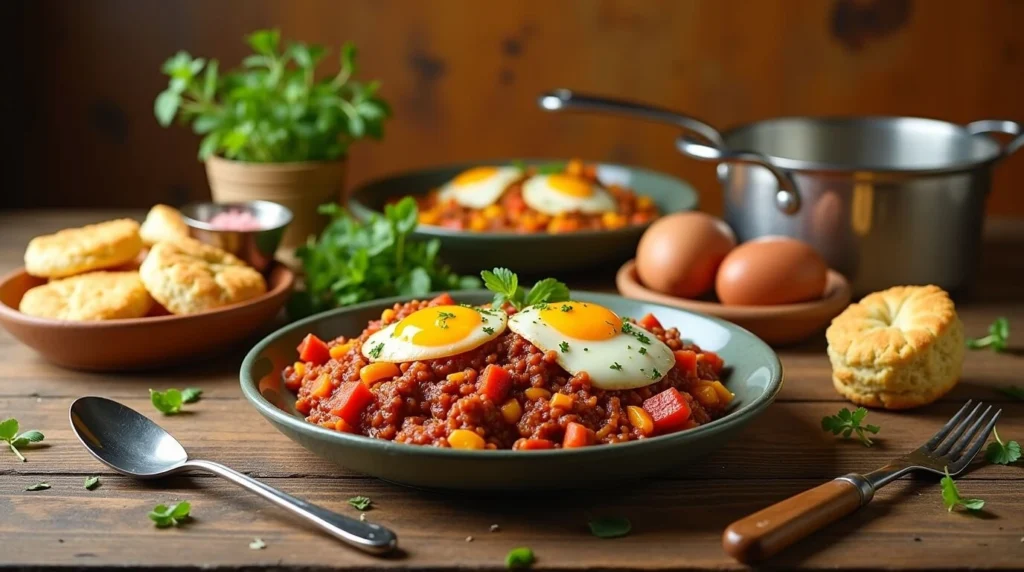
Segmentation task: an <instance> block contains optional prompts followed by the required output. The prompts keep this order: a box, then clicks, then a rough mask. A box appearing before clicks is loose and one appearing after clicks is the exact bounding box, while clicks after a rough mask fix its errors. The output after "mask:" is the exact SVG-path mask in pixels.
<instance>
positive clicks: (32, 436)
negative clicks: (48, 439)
mask: <svg viewBox="0 0 1024 572" xmlns="http://www.w3.org/2000/svg"><path fill="white" fill-rule="evenodd" d="M42 440H43V434H42V433H40V432H39V431H25V432H24V433H22V434H20V435H18V436H17V437H15V438H14V439H12V440H11V445H14V446H15V447H24V446H25V445H28V444H29V443H38V442H40V441H42Z"/></svg>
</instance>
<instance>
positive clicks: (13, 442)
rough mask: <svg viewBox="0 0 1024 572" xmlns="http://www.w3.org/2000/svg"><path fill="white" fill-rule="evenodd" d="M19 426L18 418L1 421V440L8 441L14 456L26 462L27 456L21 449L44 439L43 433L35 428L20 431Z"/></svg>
mask: <svg viewBox="0 0 1024 572" xmlns="http://www.w3.org/2000/svg"><path fill="white" fill-rule="evenodd" d="M18 428H19V427H18V420H17V419H14V418H13V417H12V418H10V419H4V420H3V421H0V441H3V442H5V443H7V446H8V447H10V449H11V452H12V453H14V456H16V457H18V459H20V460H21V462H22V463H24V462H25V461H26V459H25V456H24V455H22V454H21V451H20V450H19V449H22V448H24V447H26V446H27V445H31V444H32V443H38V442H40V441H42V440H43V434H42V433H40V432H39V431H35V430H33V431H25V432H24V433H18Z"/></svg>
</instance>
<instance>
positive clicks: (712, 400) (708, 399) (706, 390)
mask: <svg viewBox="0 0 1024 572" xmlns="http://www.w3.org/2000/svg"><path fill="white" fill-rule="evenodd" d="M690 393H692V394H693V396H694V397H695V398H696V399H697V401H699V402H700V404H701V405H703V406H704V407H718V392H717V391H715V388H714V386H712V385H711V384H710V383H708V382H706V381H704V382H701V383H700V385H698V386H697V387H695V388H693V391H691V392H690Z"/></svg>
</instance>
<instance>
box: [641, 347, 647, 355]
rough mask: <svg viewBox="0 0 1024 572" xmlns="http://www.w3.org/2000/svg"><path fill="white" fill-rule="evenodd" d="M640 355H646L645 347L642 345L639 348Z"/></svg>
mask: <svg viewBox="0 0 1024 572" xmlns="http://www.w3.org/2000/svg"><path fill="white" fill-rule="evenodd" d="M640 355H642V356H645V355H647V348H643V347H642V348H640Z"/></svg>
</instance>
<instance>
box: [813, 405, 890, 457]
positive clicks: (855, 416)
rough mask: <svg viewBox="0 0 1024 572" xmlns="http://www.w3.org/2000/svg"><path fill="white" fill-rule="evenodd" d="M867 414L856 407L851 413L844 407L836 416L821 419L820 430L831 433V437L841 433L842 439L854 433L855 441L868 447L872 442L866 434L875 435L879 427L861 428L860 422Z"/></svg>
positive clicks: (864, 410)
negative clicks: (855, 435) (857, 440)
mask: <svg viewBox="0 0 1024 572" xmlns="http://www.w3.org/2000/svg"><path fill="white" fill-rule="evenodd" d="M867 414H868V410H867V409H864V408H863V407H858V408H857V410H856V411H852V412H851V411H850V410H849V409H847V408H845V407H844V408H842V409H841V410H839V413H838V414H836V415H830V416H827V417H823V418H822V419H821V428H822V429H823V430H825V431H831V432H832V434H833V435H838V434H840V433H842V434H843V438H844V439H848V438H849V437H850V435H851V434H854V433H856V434H857V439H859V440H860V442H861V443H863V444H864V446H865V447H870V446H871V445H872V443H873V441H872V440H871V437H868V435H867V433H872V434H877V433H878V431H879V429H881V427H879V426H877V425H864V426H861V421H863V420H864V417H866V416H867Z"/></svg>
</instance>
